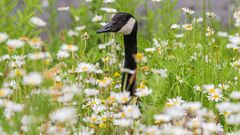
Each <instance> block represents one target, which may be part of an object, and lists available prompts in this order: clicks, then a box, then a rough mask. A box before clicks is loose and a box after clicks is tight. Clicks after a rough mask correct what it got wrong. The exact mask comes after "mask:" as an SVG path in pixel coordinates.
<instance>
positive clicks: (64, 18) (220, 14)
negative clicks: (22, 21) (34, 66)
mask: <svg viewBox="0 0 240 135" xmlns="http://www.w3.org/2000/svg"><path fill="white" fill-rule="evenodd" d="M23 1H24V0H20V2H19V4H21V3H23ZM41 1H42V3H43V7H48V6H49V2H48V0H41ZM85 1H86V0H56V4H55V6H56V8H57V7H66V6H74V7H79V5H81V2H85ZM117 1H121V0H116V2H117ZM144 1H145V2H146V3H148V7H149V8H152V7H153V5H152V4H153V3H152V2H151V0H144ZM206 4H207V9H208V10H209V11H213V12H215V13H216V14H217V20H219V21H220V22H221V23H222V24H224V25H225V26H226V25H228V23H229V17H231V13H232V12H233V9H234V8H236V7H237V6H238V5H240V0H207V1H206ZM182 7H187V8H190V9H192V10H194V11H196V15H199V16H200V15H201V14H202V9H203V0H178V3H177V5H176V7H175V8H176V9H177V8H180V9H181V8H182ZM136 10H137V11H138V12H139V13H140V14H144V12H145V10H146V9H145V8H144V6H143V5H140V6H139V8H138V9H136ZM45 11H46V10H45ZM229 15H230V16H229ZM41 17H42V18H43V19H46V20H48V17H49V14H48V13H47V12H44V13H43V14H42V15H41ZM58 20H59V22H60V27H62V26H67V25H69V23H71V18H70V14H69V13H68V12H61V13H59V16H58Z"/></svg>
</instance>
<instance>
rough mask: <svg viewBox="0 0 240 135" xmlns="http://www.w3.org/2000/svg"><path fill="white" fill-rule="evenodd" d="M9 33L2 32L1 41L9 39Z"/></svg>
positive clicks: (0, 33)
mask: <svg viewBox="0 0 240 135" xmlns="http://www.w3.org/2000/svg"><path fill="white" fill-rule="evenodd" d="M8 37H9V36H8V34H7V33H2V32H0V43H2V42H4V41H6V40H7V39H8Z"/></svg>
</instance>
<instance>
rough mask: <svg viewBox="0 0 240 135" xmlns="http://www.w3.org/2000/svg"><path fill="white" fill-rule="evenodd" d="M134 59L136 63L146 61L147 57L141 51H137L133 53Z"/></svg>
mask: <svg viewBox="0 0 240 135" xmlns="http://www.w3.org/2000/svg"><path fill="white" fill-rule="evenodd" d="M134 59H135V61H136V62H137V63H139V62H146V61H147V57H145V56H144V55H143V53H137V54H135V55H134Z"/></svg>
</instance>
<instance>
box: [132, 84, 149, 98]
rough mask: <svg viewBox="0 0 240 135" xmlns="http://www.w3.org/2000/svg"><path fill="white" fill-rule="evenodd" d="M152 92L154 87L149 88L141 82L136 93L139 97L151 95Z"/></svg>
mask: <svg viewBox="0 0 240 135" xmlns="http://www.w3.org/2000/svg"><path fill="white" fill-rule="evenodd" d="M151 93H152V89H149V88H148V87H147V86H145V85H144V84H142V83H141V84H140V87H139V88H137V89H136V93H135V95H136V96H138V97H144V96H148V95H150V94H151Z"/></svg>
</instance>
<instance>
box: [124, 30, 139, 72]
mask: <svg viewBox="0 0 240 135" xmlns="http://www.w3.org/2000/svg"><path fill="white" fill-rule="evenodd" d="M124 48H125V61H124V68H127V69H131V70H135V69H136V66H137V63H136V62H135V60H134V55H135V54H136V53H137V28H135V27H134V29H133V32H132V33H131V34H130V35H124Z"/></svg>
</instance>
